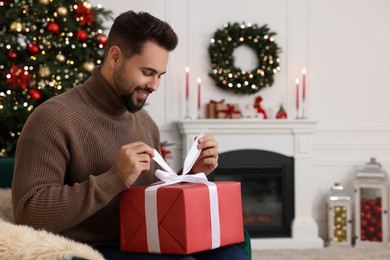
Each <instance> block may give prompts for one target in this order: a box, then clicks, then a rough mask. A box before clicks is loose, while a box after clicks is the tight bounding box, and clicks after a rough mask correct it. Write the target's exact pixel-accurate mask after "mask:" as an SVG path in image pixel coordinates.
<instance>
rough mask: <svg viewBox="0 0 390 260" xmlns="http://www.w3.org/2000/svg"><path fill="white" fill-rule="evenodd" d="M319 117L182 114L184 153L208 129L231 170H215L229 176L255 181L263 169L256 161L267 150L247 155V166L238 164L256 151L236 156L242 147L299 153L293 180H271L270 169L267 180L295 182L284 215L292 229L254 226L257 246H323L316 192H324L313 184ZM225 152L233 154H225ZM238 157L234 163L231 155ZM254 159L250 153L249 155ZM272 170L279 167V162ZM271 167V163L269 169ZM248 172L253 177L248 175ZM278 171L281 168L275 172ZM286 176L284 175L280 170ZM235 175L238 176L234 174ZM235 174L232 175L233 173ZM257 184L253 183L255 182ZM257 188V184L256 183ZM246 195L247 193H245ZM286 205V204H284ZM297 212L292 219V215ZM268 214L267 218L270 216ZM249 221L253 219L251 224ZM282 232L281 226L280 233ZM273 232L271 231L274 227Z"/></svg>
mask: <svg viewBox="0 0 390 260" xmlns="http://www.w3.org/2000/svg"><path fill="white" fill-rule="evenodd" d="M316 124H317V123H316V122H315V121H310V120H306V119H302V120H290V119H289V120H278V119H267V120H259V119H197V120H182V121H180V122H178V128H179V132H180V134H181V137H182V156H183V158H182V159H183V160H184V157H185V156H186V154H187V152H188V150H189V148H190V147H191V145H192V143H193V140H194V137H195V136H197V135H198V134H199V133H201V132H202V131H205V130H206V133H209V134H212V135H214V137H215V138H216V140H217V141H218V150H219V153H220V155H221V157H222V158H221V159H222V161H221V159H220V160H219V165H220V166H219V167H218V169H220V170H223V171H225V173H222V174H221V173H217V172H216V174H215V176H216V177H215V178H217V176H218V178H222V177H219V176H227V177H229V175H232V174H229V173H231V172H234V173H235V175H236V177H237V176H240V177H241V178H244V176H245V178H248V180H245V181H244V182H243V181H242V180H240V181H241V182H242V183H244V185H247V184H249V183H250V181H249V179H250V178H253V177H249V176H256V175H262V174H257V173H256V174H254V172H256V171H258V172H260V170H259V169H258V168H259V167H257V166H254V165H256V163H257V162H258V160H259V159H260V158H261V157H262V156H267V155H262V156H256V155H255V156H254V157H255V158H256V159H252V160H250V162H249V163H248V161H246V163H245V164H247V166H245V167H243V166H241V165H240V166H239V167H238V166H237V165H239V164H240V162H239V161H237V158H240V160H247V159H246V158H248V157H251V156H241V155H240V156H236V155H234V156H232V157H234V158H232V157H230V155H231V154H234V153H235V152H236V151H239V152H240V153H241V152H242V151H243V150H257V151H259V150H260V151H268V152H271V153H269V156H272V155H275V156H278V155H279V156H284V157H285V159H286V160H287V159H288V158H290V159H291V158H293V161H292V162H291V163H290V165H292V168H293V175H292V174H291V176H293V181H286V180H280V178H279V179H278V177H273V178H274V179H273V180H272V178H270V179H268V180H267V177H265V176H267V175H266V174H264V175H263V176H264V179H263V182H265V183H268V184H271V185H270V186H272V185H274V184H273V183H277V182H280V183H281V185H284V183H285V182H290V183H293V188H292V192H293V196H290V198H293V202H294V203H293V204H292V205H293V206H292V207H293V208H294V209H293V211H292V212H290V213H289V214H293V215H292V216H291V215H290V216H289V215H287V217H285V216H284V217H282V220H281V221H282V222H283V220H285V222H284V223H287V224H288V223H290V224H291V225H290V227H291V230H290V233H289V231H287V232H286V234H282V231H277V232H276V231H275V233H274V234H275V235H273V236H271V235H270V234H269V233H268V234H267V232H268V231H266V230H265V229H264V230H261V232H260V231H256V229H254V230H253V231H251V232H252V235H251V242H252V248H253V249H278V248H319V247H323V245H324V243H323V240H322V239H321V238H320V237H319V235H318V225H317V223H316V221H315V220H314V218H313V206H314V198H315V196H317V194H318V192H317V191H316V190H314V188H313V187H312V186H311V185H310V183H311V182H312V181H313V166H312V164H313V162H312V148H311V143H312V141H311V139H312V137H313V133H314V130H315V126H316ZM225 156H227V157H226V158H225ZM233 159H235V160H236V161H235V162H234V163H232V162H231V161H232V160H233ZM248 160H249V159H248ZM271 168H274V169H273V170H272V171H274V170H275V168H277V167H271ZM267 170H270V169H269V168H267V167H265V169H262V171H263V172H266V171H267ZM238 171H245V172H244V173H243V174H240V175H237V174H236V173H237V172H238ZM246 176H248V177H246ZM275 176H277V174H275ZM279 176H280V175H279ZM232 177H233V176H232ZM229 178H230V177H229ZM261 182H262V181H261V180H258V184H257V185H258V186H259V187H262V185H263V184H261ZM251 189H252V188H251ZM253 189H255V188H253ZM249 192H250V193H251V192H252V193H253V192H254V191H249ZM244 195H245V194H244ZM282 208H283V210H284V207H282ZM289 217H292V219H293V220H292V221H291V219H290V220H289V219H288V218H289ZM265 219H266V218H265ZM246 225H247V226H248V225H249V224H246ZM278 232H280V233H279V234H278ZM255 233H258V234H259V233H260V235H261V234H267V235H266V237H258V236H257V235H256V234H255ZM270 233H271V232H270Z"/></svg>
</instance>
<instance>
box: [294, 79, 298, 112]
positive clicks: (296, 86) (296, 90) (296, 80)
mask: <svg viewBox="0 0 390 260" xmlns="http://www.w3.org/2000/svg"><path fill="white" fill-rule="evenodd" d="M295 92H296V93H295V94H296V96H295V97H296V100H295V103H296V108H297V110H298V109H299V79H298V78H296V79H295Z"/></svg>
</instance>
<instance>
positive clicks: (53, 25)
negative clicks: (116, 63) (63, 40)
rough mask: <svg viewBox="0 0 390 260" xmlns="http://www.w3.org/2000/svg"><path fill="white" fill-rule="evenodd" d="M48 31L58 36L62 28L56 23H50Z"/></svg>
mask: <svg viewBox="0 0 390 260" xmlns="http://www.w3.org/2000/svg"><path fill="white" fill-rule="evenodd" d="M46 29H47V31H48V32H51V33H54V34H58V33H59V32H60V26H59V25H58V23H55V22H50V23H49V24H48V25H47V27H46Z"/></svg>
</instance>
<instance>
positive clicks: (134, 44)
mask: <svg viewBox="0 0 390 260" xmlns="http://www.w3.org/2000/svg"><path fill="white" fill-rule="evenodd" d="M177 43H178V38H177V35H176V33H175V32H174V31H173V30H172V28H171V27H170V26H169V25H168V24H167V23H165V22H162V21H160V20H159V19H157V18H155V17H153V16H151V15H150V14H148V13H135V12H132V11H129V12H126V13H123V14H121V15H120V16H118V17H117V18H116V19H115V21H114V24H113V25H112V28H111V30H110V33H109V35H108V41H107V46H106V53H105V59H104V62H103V65H102V66H101V67H99V66H98V67H96V68H95V70H94V71H93V73H92V76H91V77H90V78H89V79H88V80H87V81H86V82H85V83H84V84H82V85H80V86H77V87H74V88H73V89H71V90H69V91H67V92H65V93H63V94H61V95H59V96H57V97H53V98H51V99H49V100H48V101H46V102H45V103H43V104H41V105H40V106H39V107H37V108H36V109H35V110H34V112H33V113H32V114H31V116H30V117H29V119H28V120H27V122H26V124H25V126H24V129H23V132H22V134H21V136H20V138H19V141H18V145H17V150H16V160H15V173H14V179H13V185H12V193H13V194H12V196H13V206H14V213H15V220H16V222H17V223H19V224H27V225H29V226H32V227H35V228H43V229H46V230H48V231H51V232H55V233H58V234H61V235H63V236H66V237H69V238H71V239H74V240H76V241H80V242H83V243H87V244H89V245H91V246H94V247H96V248H97V249H98V250H100V251H101V252H102V253H103V254H104V255H105V256H106V257H107V258H110V259H121V258H120V257H123V258H124V259H133V258H134V259H172V258H174V257H173V256H164V255H147V254H144V255H143V254H131V253H120V252H119V196H118V195H119V193H120V192H122V191H124V190H126V189H127V188H129V187H131V186H138V185H149V184H151V183H153V182H154V181H156V179H155V177H154V172H155V170H156V169H157V165H156V163H154V162H153V161H152V160H151V158H152V157H153V156H154V153H153V148H155V149H157V150H158V148H159V144H160V136H159V131H158V128H157V126H156V124H155V123H154V121H153V120H152V119H151V118H150V117H149V115H148V114H147V113H146V112H145V111H144V110H142V107H143V105H144V104H145V101H146V99H147V97H148V95H149V94H151V93H153V92H154V91H156V90H157V89H158V86H159V83H160V78H161V76H162V75H163V74H165V71H166V67H167V63H168V57H169V52H170V51H172V50H173V49H175V47H176V45H177ZM198 147H199V149H201V150H202V152H201V155H200V157H199V159H198V161H197V162H196V163H195V165H194V166H193V168H192V171H193V172H204V173H206V174H209V173H210V172H211V171H212V170H214V169H215V168H216V167H217V165H218V151H217V143H216V141H215V139H214V138H213V137H212V136H210V135H208V136H205V137H203V138H201V139H200V141H199V145H198ZM129 221H131V220H129ZM239 250H240V249H238V248H235V247H233V246H230V247H224V248H220V249H216V250H212V251H208V252H202V253H201V254H199V255H197V256H196V257H197V258H199V257H200V258H199V259H201V258H202V257H206V258H204V259H207V257H208V258H210V257H211V258H214V259H215V257H217V258H220V259H223V257H224V256H225V257H227V258H229V259H234V258H232V255H234V254H236V255H237V259H244V256H243V254H242V252H240V251H239ZM166 257H168V258H166ZM240 257H241V258H240ZM176 258H178V259H194V258H193V257H191V256H176Z"/></svg>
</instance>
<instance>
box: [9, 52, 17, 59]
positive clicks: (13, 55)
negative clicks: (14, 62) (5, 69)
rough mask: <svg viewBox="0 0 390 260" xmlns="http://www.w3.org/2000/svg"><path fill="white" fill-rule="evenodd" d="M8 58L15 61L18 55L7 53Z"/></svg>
mask: <svg viewBox="0 0 390 260" xmlns="http://www.w3.org/2000/svg"><path fill="white" fill-rule="evenodd" d="M8 57H9V58H10V59H16V58H17V57H18V55H17V54H16V52H13V51H10V52H8Z"/></svg>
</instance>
